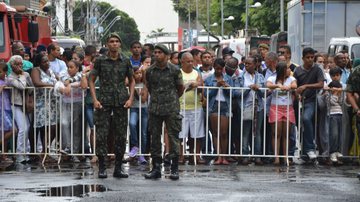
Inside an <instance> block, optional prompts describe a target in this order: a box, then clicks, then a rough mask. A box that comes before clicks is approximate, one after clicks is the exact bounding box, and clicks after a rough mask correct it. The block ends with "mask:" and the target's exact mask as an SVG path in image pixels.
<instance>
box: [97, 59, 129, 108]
mask: <svg viewBox="0 0 360 202" xmlns="http://www.w3.org/2000/svg"><path fill="white" fill-rule="evenodd" d="M91 74H92V75H95V76H98V77H99V86H100V89H99V93H98V94H97V97H98V99H99V101H100V103H101V105H103V106H112V107H119V106H123V105H124V103H125V102H126V101H127V100H128V99H129V92H128V90H127V88H126V85H125V79H126V77H132V76H133V70H132V68H131V64H130V60H129V59H127V58H125V57H123V56H122V55H119V58H118V59H117V60H112V59H111V58H109V57H108V56H101V57H99V58H98V59H97V60H96V61H95V64H94V69H93V70H92V71H91Z"/></svg>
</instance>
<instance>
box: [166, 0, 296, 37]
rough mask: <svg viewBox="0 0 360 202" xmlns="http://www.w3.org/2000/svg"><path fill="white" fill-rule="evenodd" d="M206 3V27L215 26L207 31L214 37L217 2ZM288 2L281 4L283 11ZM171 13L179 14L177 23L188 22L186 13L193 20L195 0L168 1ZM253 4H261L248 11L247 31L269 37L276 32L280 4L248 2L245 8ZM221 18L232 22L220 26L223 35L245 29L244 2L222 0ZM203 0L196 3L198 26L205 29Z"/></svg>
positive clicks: (271, 0) (265, 0)
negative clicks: (171, 4) (170, 4)
mask: <svg viewBox="0 0 360 202" xmlns="http://www.w3.org/2000/svg"><path fill="white" fill-rule="evenodd" d="M209 1H210V24H213V23H214V22H216V23H217V24H218V25H219V26H217V27H210V28H209V29H210V31H211V32H213V33H216V34H220V32H221V5H220V0H209ZM289 1H290V0H285V1H284V7H285V9H286V4H287V2H289ZM172 2H173V7H174V10H175V11H176V12H177V13H178V14H179V18H180V20H183V21H186V20H188V16H189V15H188V13H189V9H190V17H191V20H195V19H196V17H195V16H196V9H195V8H196V0H172ZM255 2H260V3H261V4H262V6H261V7H259V8H249V18H248V20H249V21H248V28H249V29H254V28H257V29H258V30H259V32H260V33H261V34H265V35H271V34H274V33H276V32H279V31H280V1H279V0H249V5H253V4H254V3H255ZM223 3H224V4H223V8H224V11H223V12H224V18H227V17H228V16H234V18H235V20H233V21H225V22H224V33H225V34H227V33H231V32H235V31H237V30H240V29H244V28H245V21H246V9H245V8H246V0H223ZM206 4H207V0H198V5H199V13H198V16H199V17H198V19H199V23H200V24H201V25H203V27H204V28H205V29H206V30H208V27H207V6H206ZM285 9H284V12H285V14H284V16H285V20H284V21H285V22H284V24H285V30H286V25H287V23H286V22H287V14H286V13H287V12H286V10H285Z"/></svg>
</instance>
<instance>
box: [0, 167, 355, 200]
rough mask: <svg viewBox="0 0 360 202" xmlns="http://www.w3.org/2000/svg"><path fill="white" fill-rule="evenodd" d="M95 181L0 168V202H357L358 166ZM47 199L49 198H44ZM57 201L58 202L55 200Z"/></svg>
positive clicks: (73, 171) (84, 172)
mask: <svg viewBox="0 0 360 202" xmlns="http://www.w3.org/2000/svg"><path fill="white" fill-rule="evenodd" d="M126 169H127V171H128V172H129V174H130V177H129V178H128V179H114V178H113V177H112V175H111V174H112V170H113V167H112V166H110V168H109V169H108V174H109V177H108V178H107V179H98V178H97V167H96V166H92V165H90V164H87V163H80V164H77V165H72V164H64V165H60V166H57V165H48V166H46V167H42V166H40V165H21V164H20V165H6V164H0V201H36V202H40V201H106V202H107V201H360V181H359V179H358V178H357V177H356V174H357V172H360V167H359V166H351V165H346V166H340V167H333V166H318V167H314V166H312V165H294V166H290V167H275V166H272V165H271V166H270V165H266V166H255V165H249V166H238V165H235V164H234V165H230V166H215V165H211V166H208V165H198V166H190V165H184V166H180V172H181V173H180V180H179V181H171V180H170V179H168V178H166V175H167V174H166V173H167V172H166V171H163V174H164V173H165V176H164V175H163V177H162V178H161V179H159V180H144V177H143V174H144V173H145V172H146V171H147V170H148V166H133V165H131V166H129V165H127V166H126ZM49 195H51V196H49ZM60 195H61V196H60Z"/></svg>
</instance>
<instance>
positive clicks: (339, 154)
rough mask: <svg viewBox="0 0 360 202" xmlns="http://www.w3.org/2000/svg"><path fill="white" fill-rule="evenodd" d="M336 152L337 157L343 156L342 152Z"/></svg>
mask: <svg viewBox="0 0 360 202" xmlns="http://www.w3.org/2000/svg"><path fill="white" fill-rule="evenodd" d="M335 154H336V157H337V158H342V157H343V155H342V153H340V152H335Z"/></svg>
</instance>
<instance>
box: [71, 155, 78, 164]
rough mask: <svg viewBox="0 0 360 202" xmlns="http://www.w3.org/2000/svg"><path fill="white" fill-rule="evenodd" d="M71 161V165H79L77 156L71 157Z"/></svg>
mask: <svg viewBox="0 0 360 202" xmlns="http://www.w3.org/2000/svg"><path fill="white" fill-rule="evenodd" d="M71 160H72V162H73V163H80V160H79V158H78V157H77V156H74V157H72V159H71Z"/></svg>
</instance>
